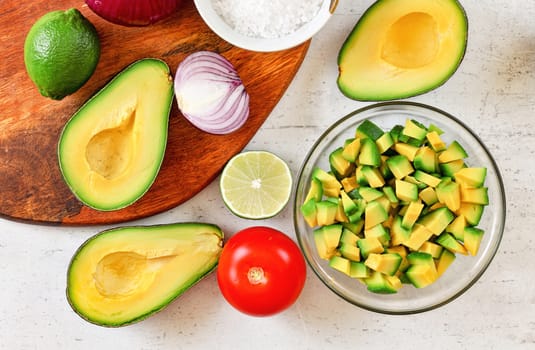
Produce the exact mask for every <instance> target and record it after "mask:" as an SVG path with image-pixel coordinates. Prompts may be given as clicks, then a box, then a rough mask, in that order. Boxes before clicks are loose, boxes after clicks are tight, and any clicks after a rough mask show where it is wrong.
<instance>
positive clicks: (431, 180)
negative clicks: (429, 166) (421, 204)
mask: <svg viewBox="0 0 535 350" xmlns="http://www.w3.org/2000/svg"><path fill="white" fill-rule="evenodd" d="M414 178H415V179H416V180H418V181H420V182H423V183H424V184H426V185H427V186H431V187H437V186H438V184H439V183H440V181H441V180H442V179H440V178H438V177H436V176H433V175H431V174H428V173H426V172H424V171H421V170H416V171H415V172H414Z"/></svg>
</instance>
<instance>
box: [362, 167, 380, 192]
mask: <svg viewBox="0 0 535 350" xmlns="http://www.w3.org/2000/svg"><path fill="white" fill-rule="evenodd" d="M362 175H363V176H364V177H365V178H366V182H367V183H368V184H369V185H370V187H372V188H377V187H383V186H384V184H385V180H384V179H383V175H382V174H381V172H380V171H379V168H376V167H371V166H369V165H364V166H363V167H362Z"/></svg>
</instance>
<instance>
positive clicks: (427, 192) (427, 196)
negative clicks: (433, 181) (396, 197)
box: [418, 187, 438, 206]
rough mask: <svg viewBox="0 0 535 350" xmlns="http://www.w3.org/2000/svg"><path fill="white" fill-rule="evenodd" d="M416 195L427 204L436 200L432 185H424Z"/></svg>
mask: <svg viewBox="0 0 535 350" xmlns="http://www.w3.org/2000/svg"><path fill="white" fill-rule="evenodd" d="M418 197H419V198H420V199H421V200H422V201H423V202H424V203H425V204H426V205H428V206H431V205H433V204H435V203H436V202H438V197H437V193H436V192H435V189H434V188H433V187H426V188H424V189H423V190H421V191H420V192H419V193H418Z"/></svg>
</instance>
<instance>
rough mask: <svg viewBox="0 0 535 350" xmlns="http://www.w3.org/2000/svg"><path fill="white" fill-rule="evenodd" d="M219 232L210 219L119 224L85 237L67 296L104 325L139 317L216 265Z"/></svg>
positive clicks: (85, 315)
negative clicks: (192, 221)
mask: <svg viewBox="0 0 535 350" xmlns="http://www.w3.org/2000/svg"><path fill="white" fill-rule="evenodd" d="M223 238H224V237H223V232H222V231H221V229H220V228H219V227H218V226H216V225H212V224H206V223H176V224H166V225H156V226H131V227H120V228H115V229H111V230H107V231H103V232H101V233H99V234H97V235H95V236H93V237H92V238H90V239H88V240H87V241H86V242H85V243H83V245H82V246H81V247H80V248H79V249H78V250H77V251H76V253H75V254H74V256H73V258H72V260H71V262H70V264H69V268H68V273H67V299H68V301H69V303H70V305H71V307H72V308H73V310H74V311H75V312H76V313H78V314H79V315H80V316H81V317H82V318H84V319H85V320H87V321H89V322H91V323H94V324H97V325H100V326H106V327H119V326H124V325H128V324H131V323H134V322H137V321H141V320H143V319H145V318H147V317H148V316H150V315H152V314H154V313H155V312H157V311H159V310H161V309H163V308H164V307H165V306H167V305H168V304H169V303H170V302H171V301H172V300H174V299H175V298H176V297H178V296H179V295H181V294H182V293H184V292H185V291H186V290H188V289H189V288H190V287H191V286H193V285H194V284H195V283H196V282H198V281H199V280H200V279H201V278H203V277H204V276H206V275H208V274H209V273H210V272H211V271H213V270H214V269H215V267H216V266H217V263H218V261H219V256H220V254H221V251H222V249H223V248H222V246H223Z"/></svg>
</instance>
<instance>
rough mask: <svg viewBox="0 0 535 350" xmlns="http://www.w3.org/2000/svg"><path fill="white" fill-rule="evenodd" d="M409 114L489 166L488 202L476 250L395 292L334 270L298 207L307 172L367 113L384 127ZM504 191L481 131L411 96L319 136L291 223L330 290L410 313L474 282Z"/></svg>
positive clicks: (496, 239) (493, 236)
mask: <svg viewBox="0 0 535 350" xmlns="http://www.w3.org/2000/svg"><path fill="white" fill-rule="evenodd" d="M407 118H411V119H415V120H417V121H420V122H421V123H423V124H424V125H430V124H434V125H436V126H438V127H439V128H440V129H442V130H443V131H444V134H443V135H442V138H443V140H444V141H446V142H448V143H450V142H451V141H452V140H457V141H459V142H460V143H461V145H462V146H463V147H464V148H465V150H466V151H467V153H468V155H469V157H468V158H467V162H468V164H470V165H472V166H483V167H487V178H486V186H488V195H489V205H488V206H486V207H485V210H484V212H483V217H482V218H481V222H480V224H479V225H478V227H479V228H481V229H483V230H484V231H485V234H484V236H483V241H482V242H481V246H480V248H479V252H478V254H477V255H476V256H464V255H460V254H457V258H456V259H455V261H454V262H453V264H452V265H451V266H450V267H449V268H448V269H447V270H446V272H445V273H444V274H443V275H442V276H441V277H440V278H439V279H438V280H437V281H436V282H435V283H433V284H431V285H429V286H427V287H425V288H421V289H417V288H414V287H413V286H411V285H404V286H403V287H402V288H401V289H400V290H399V291H398V293H396V294H386V295H385V294H375V293H372V292H369V291H368V290H367V289H366V286H364V285H363V284H362V283H359V282H358V281H356V280H355V279H352V278H350V277H348V276H346V275H344V274H343V273H341V272H338V271H336V270H334V269H333V268H331V267H330V266H329V265H328V262H327V261H326V260H323V259H320V258H319V256H318V253H317V250H316V247H315V243H314V238H313V229H311V228H310V227H309V226H308V225H307V224H306V222H305V220H304V218H303V216H302V215H301V213H300V209H299V208H300V205H301V204H302V203H303V200H304V198H305V196H306V193H307V191H308V187H309V184H310V178H311V173H312V171H313V169H314V168H315V167H316V166H318V167H320V168H322V169H329V167H328V157H329V154H330V153H331V152H332V151H333V150H334V149H335V148H336V147H339V146H340V145H342V144H343V142H344V141H345V140H346V139H348V138H350V137H353V136H354V133H355V129H356V127H357V125H359V124H360V123H362V121H364V120H365V119H368V120H370V121H372V122H374V123H376V124H377V125H378V126H380V127H381V128H383V129H385V130H388V129H391V128H392V127H393V126H394V125H396V124H403V123H404V122H405V120H406V119H407ZM505 212H506V204H505V192H504V186H503V181H502V178H501V175H500V172H499V170H498V166H497V165H496V162H495V161H494V159H493V158H492V156H491V154H490V152H489V151H488V150H487V148H486V147H485V145H484V144H483V142H482V141H481V140H480V139H479V137H478V136H477V135H476V134H475V133H474V132H473V131H472V130H470V129H469V128H468V127H467V126H466V125H465V124H464V123H463V122H462V121H460V120H459V119H457V118H455V117H453V116H451V115H450V114H448V113H446V112H444V111H441V110H439V109H437V108H434V107H431V106H427V105H423V104H417V103H410V102H393V103H388V102H387V103H380V104H375V105H370V106H367V107H364V108H362V109H359V110H357V111H354V112H353V113H350V114H349V115H347V116H345V117H343V118H342V119H340V120H339V121H337V122H336V123H334V124H333V125H332V126H331V127H330V128H328V129H327V130H326V131H325V133H324V134H323V135H322V136H320V137H319V139H318V140H317V141H316V143H315V144H314V146H313V147H312V149H311V150H310V152H309V153H308V155H307V156H306V158H305V161H304V163H303V166H302V168H301V171H300V174H299V177H298V182H297V190H296V197H295V202H294V223H295V231H296V235H297V239H298V241H299V244H300V246H301V248H302V249H303V253H304V255H305V258H306V259H307V261H308V263H309V264H310V266H311V268H312V270H313V271H314V272H315V273H316V275H317V276H318V277H319V278H320V280H321V281H322V282H323V283H325V285H326V286H327V287H329V288H330V289H331V290H332V291H333V292H335V293H336V294H338V295H339V296H341V297H342V298H344V299H345V300H347V301H348V302H350V303H352V304H354V305H357V306H360V307H363V308H365V309H368V310H371V311H376V312H380V313H386V314H412V313H417V312H422V311H426V310H431V309H434V308H437V307H439V306H441V305H444V304H446V303H448V302H450V301H452V300H454V299H455V298H457V297H458V296H460V295H461V294H463V293H464V292H465V291H466V290H467V289H468V288H470V286H472V285H473V284H474V283H475V282H476V281H477V280H478V279H479V277H480V276H481V275H482V274H483V272H484V271H485V270H486V269H487V267H488V266H489V264H490V262H491V261H492V258H493V257H494V255H495V254H496V251H497V250H498V246H499V244H500V241H501V239H502V235H503V230H504V226H505Z"/></svg>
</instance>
